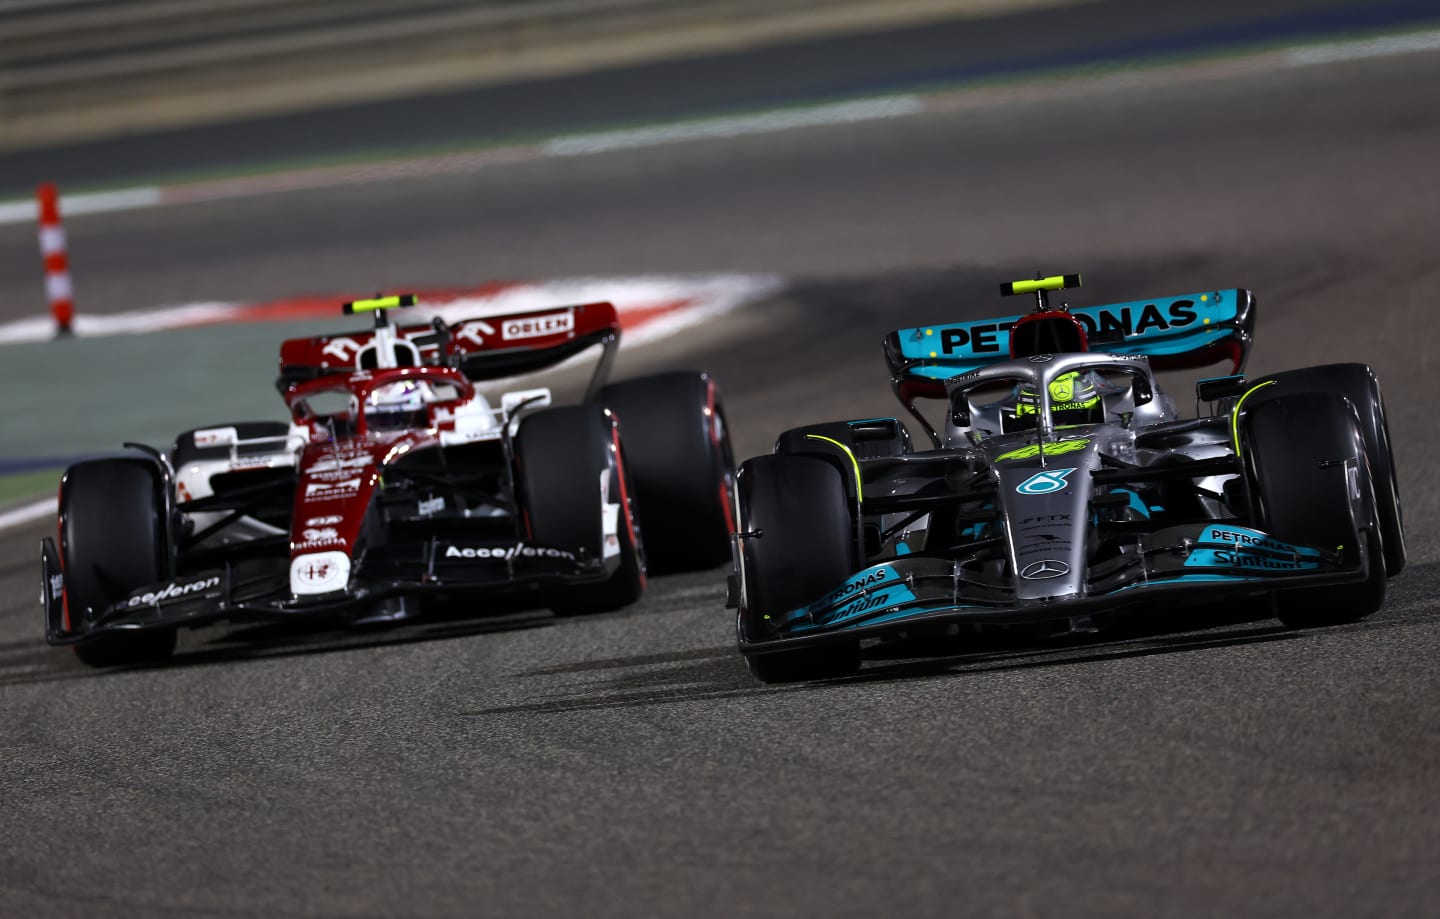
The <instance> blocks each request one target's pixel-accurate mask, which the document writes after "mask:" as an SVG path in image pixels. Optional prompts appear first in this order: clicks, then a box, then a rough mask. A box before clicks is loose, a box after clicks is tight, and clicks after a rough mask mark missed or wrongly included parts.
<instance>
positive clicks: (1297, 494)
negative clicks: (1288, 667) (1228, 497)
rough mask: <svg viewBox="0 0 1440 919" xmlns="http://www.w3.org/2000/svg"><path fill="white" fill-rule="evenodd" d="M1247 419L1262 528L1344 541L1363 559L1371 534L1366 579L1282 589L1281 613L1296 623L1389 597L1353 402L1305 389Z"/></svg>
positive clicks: (1334, 544)
mask: <svg viewBox="0 0 1440 919" xmlns="http://www.w3.org/2000/svg"><path fill="white" fill-rule="evenodd" d="M1244 421H1245V429H1246V438H1245V440H1246V444H1245V451H1246V458H1245V462H1246V464H1247V466H1248V467H1249V470H1250V472H1249V474H1250V476H1251V493H1252V498H1253V500H1254V501H1255V504H1256V510H1257V512H1258V515H1259V518H1260V519H1259V524H1260V528H1261V529H1262V530H1264V531H1265V532H1267V533H1269V534H1271V535H1273V536H1275V537H1276V538H1278V539H1282V540H1285V541H1288V542H1296V543H1301V544H1306V545H1314V546H1320V547H1322V548H1327V549H1340V550H1341V552H1342V555H1348V556H1349V557H1351V558H1356V559H1358V557H1359V551H1360V544H1359V543H1358V542H1357V540H1363V541H1364V545H1365V546H1366V549H1367V551H1369V552H1370V558H1371V559H1372V563H1371V565H1370V571H1369V575H1368V577H1367V578H1366V579H1365V580H1364V581H1360V582H1357V583H1353V584H1344V585H1338V586H1331V587H1325V588H1312V589H1300V590H1285V591H1280V592H1279V593H1278V594H1277V596H1276V598H1275V602H1276V615H1277V616H1278V617H1279V619H1280V621H1281V622H1283V623H1284V624H1285V625H1287V626H1289V627H1291V628H1310V627H1316V626H1327V625H1337V624H1340V623H1344V622H1354V621H1357V620H1360V619H1364V618H1365V617H1366V616H1369V615H1370V614H1371V613H1373V612H1375V611H1376V610H1377V609H1379V608H1380V605H1381V603H1383V602H1384V600H1385V577H1386V576H1385V566H1384V562H1383V560H1382V558H1381V557H1380V556H1379V553H1378V550H1379V542H1380V540H1379V539H1377V538H1376V536H1375V534H1374V532H1373V528H1374V527H1375V526H1376V525H1377V524H1376V522H1375V521H1374V519H1373V518H1374V510H1373V499H1372V498H1371V497H1370V493H1372V492H1373V488H1372V486H1373V482H1372V476H1371V475H1370V471H1369V465H1368V463H1367V459H1366V455H1365V441H1364V436H1363V433H1362V431H1361V427H1360V423H1359V420H1358V419H1357V418H1356V415H1355V410H1354V407H1353V405H1352V404H1351V403H1350V401H1349V400H1348V399H1346V398H1344V397H1342V396H1339V395H1336V394H1333V393H1324V392H1321V393H1301V394H1295V395H1289V396H1282V397H1278V398H1275V399H1272V400H1269V401H1267V402H1263V403H1261V404H1260V405H1258V406H1256V407H1254V408H1247V410H1246V413H1245V418H1244ZM1346 460H1351V461H1354V462H1358V464H1359V480H1360V487H1361V492H1362V499H1363V501H1362V504H1361V508H1360V516H1359V519H1358V521H1357V516H1356V511H1355V509H1354V505H1353V503H1352V500H1351V497H1350V472H1349V471H1348V469H1347V465H1346V463H1345V462H1344V461H1346ZM1357 522H1358V525H1359V527H1360V528H1361V529H1360V531H1359V532H1358V533H1357V530H1356V525H1357ZM1342 547H1346V548H1342ZM1347 549H1348V551H1347Z"/></svg>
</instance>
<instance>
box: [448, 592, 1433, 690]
mask: <svg viewBox="0 0 1440 919" xmlns="http://www.w3.org/2000/svg"><path fill="white" fill-rule="evenodd" d="M1437 582H1440V564H1425V565H1412V566H1410V568H1408V569H1407V570H1406V572H1405V573H1404V574H1403V575H1402V576H1401V577H1400V578H1398V579H1396V580H1394V581H1392V582H1391V584H1390V597H1389V599H1388V601H1387V603H1386V605H1385V607H1384V608H1382V609H1381V610H1380V612H1378V613H1377V614H1376V615H1375V616H1374V617H1372V618H1370V619H1367V620H1364V621H1362V622H1357V623H1352V624H1349V625H1340V626H1331V627H1327V628H1321V629H1305V630H1294V629H1289V628H1286V627H1285V626H1282V625H1280V624H1279V623H1278V622H1277V621H1276V620H1274V619H1273V618H1271V617H1270V615H1269V609H1268V607H1265V606H1248V607H1242V606H1237V607H1231V608H1227V609H1226V610H1222V611H1199V612H1179V613H1165V614H1163V616H1161V615H1156V616H1152V617H1148V618H1146V617H1137V618H1132V619H1129V620H1126V621H1123V622H1120V623H1117V624H1116V625H1115V626H1114V627H1113V628H1111V629H1109V630H1107V631H1106V632H1104V633H1100V634H1095V635H1089V636H1077V637H1070V638H1060V639H1048V640H1039V639H1036V638H1034V637H1028V636H1025V635H1023V634H1021V633H1018V632H996V633H994V634H993V635H981V636H967V637H964V638H947V639H939V640H936V639H930V640H925V641H920V640H912V641H898V642H890V643H886V644H881V645H877V646H874V647H871V648H867V649H866V651H865V654H864V659H865V662H866V664H865V666H864V667H863V668H862V669H861V670H860V672H859V673H857V674H855V675H853V676H849V677H844V678H841V679H835V680H827V681H820V682H815V683H797V684H791V685H778V686H767V685H764V684H761V683H759V682H756V681H755V680H754V679H753V678H752V677H751V676H750V674H749V673H748V671H747V670H746V668H745V665H744V663H743V661H742V660H741V658H740V655H739V654H738V653H737V652H736V650H735V648H734V647H733V646H731V645H725V646H722V647H713V648H698V649H694V650H689V651H680V652H674V653H658V654H641V655H635V656H633V657H618V658H605V659H600V660H588V661H578V662H575V663H572V664H565V665H557V666H553V667H545V668H541V669H535V670H528V671H525V672H522V673H519V674H517V675H516V677H517V678H519V679H533V678H537V677H554V676H567V675H568V676H577V677H585V676H590V677H595V678H596V679H592V680H588V681H586V682H584V683H582V684H579V685H575V686H573V687H570V688H567V689H565V690H562V691H561V692H559V693H557V694H555V695H552V696H551V697H549V698H545V699H537V700H535V701H532V702H526V703H522V704H518V705H507V706H498V707H494V708H487V709H478V710H471V711H466V712H462V715H468V716H473V717H484V716H490V715H497V714H559V713H566V712H577V711H589V710H604V709H624V708H643V707H648V706H654V705H665V704H671V703H676V702H695V701H706V700H713V699H729V698H735V697H742V696H756V695H769V694H774V693H788V692H810V691H815V690H817V689H822V688H834V687H836V686H843V685H845V684H860V683H883V682H890V681H906V680H916V679H944V678H953V677H957V676H977V677H978V676H983V675H986V674H991V673H1006V672H1014V671H1020V670H1035V669H1045V668H1055V667H1068V666H1085V665H1089V664H1101V663H1107V662H1110V661H1117V660H1127V659H1138V658H1145V657H1156V656H1161V655H1170V654H1187V653H1192V652H1203V651H1213V650H1217V649H1223V648H1230V647H1245V646H1252V645H1260V644H1271V643H1283V642H1292V641H1309V640H1326V639H1327V638H1336V637H1339V636H1343V635H1346V634H1349V633H1353V632H1361V631H1375V630H1390V629H1397V628H1412V627H1416V626H1428V625H1433V624H1434V623H1436V622H1440V605H1437V604H1436V603H1435V602H1434V600H1433V597H1434V595H1435V593H1436V590H1435V587H1436V584H1437Z"/></svg>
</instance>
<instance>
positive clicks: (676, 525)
mask: <svg viewBox="0 0 1440 919" xmlns="http://www.w3.org/2000/svg"><path fill="white" fill-rule="evenodd" d="M600 401H601V403H602V404H603V405H604V406H605V407H606V408H608V409H610V410H611V411H613V412H614V413H615V415H616V417H617V418H619V420H620V435H621V438H622V439H623V440H624V443H625V455H626V460H627V461H628V463H629V465H630V472H631V475H632V476H633V477H634V481H635V492H636V494H635V503H636V506H637V507H638V509H639V511H640V515H641V518H642V520H643V521H644V525H645V541H646V545H647V547H648V550H649V554H648V556H647V562H648V564H649V567H650V571H651V572H652V573H655V574H666V573H671V572H679V571H700V570H704V569H708V568H714V567H715V566H716V565H719V564H722V563H724V562H726V561H729V559H730V533H731V532H732V531H733V530H734V526H733V523H732V521H731V515H732V513H733V512H732V509H731V508H732V492H733V489H734V470H735V458H734V454H733V452H732V451H731V448H730V434H729V431H728V429H727V428H726V426H725V409H724V407H723V406H722V405H721V403H720V398H719V393H718V390H717V387H716V385H715V381H714V380H712V379H711V378H710V377H709V376H708V375H706V374H704V373H696V372H693V371H678V372H674V373H661V374H654V375H652V376H646V377H639V378H637V379H633V380H625V381H623V382H620V383H613V384H611V385H609V386H606V387H605V388H604V389H603V390H601V393H600Z"/></svg>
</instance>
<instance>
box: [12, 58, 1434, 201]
mask: <svg viewBox="0 0 1440 919" xmlns="http://www.w3.org/2000/svg"><path fill="white" fill-rule="evenodd" d="M1436 50H1440V30H1434V29H1432V30H1428V31H1423V32H1412V33H1409V34H1402V35H1391V36H1384V37H1380V38H1362V39H1347V40H1343V41H1337V42H1328V43H1325V44H1318V45H1309V46H1302V47H1297V48H1290V49H1286V50H1283V51H1279V52H1276V51H1263V52H1259V53H1257V54H1255V55H1251V56H1245V57H1242V58H1240V60H1247V61H1251V62H1254V63H1255V65H1256V71H1258V72H1264V71H1267V70H1280V69H1283V68H1288V67H1304V66H1311V65H1315V64H1330V63H1335V62H1339V61H1349V60H1360V59H1364V58H1375V57H1391V56H1396V55H1402V54H1414V53H1417V52H1422V51H1436ZM1119 63H1120V64H1121V65H1123V64H1124V62H1123V61H1121V62H1119ZM1176 66H1179V67H1181V68H1183V67H1184V66H1185V62H1183V61H1181V62H1179V64H1178V65H1176ZM1251 72H1255V71H1251ZM1036 78H1037V79H1038V80H1040V81H1051V82H1054V81H1055V79H1056V77H1055V75H1053V74H1049V75H1047V74H1038V75H1037V77H1036ZM1062 79H1063V78H1062ZM1173 79H1174V77H1173V75H1172V76H1170V77H1167V78H1165V80H1166V81H1167V82H1168V81H1171V80H1173ZM1144 81H1145V77H1144V76H1143V75H1139V76H1136V75H1129V74H1127V75H1126V79H1125V80H1123V81H1121V82H1122V83H1123V85H1126V86H1130V85H1136V84H1139V83H1143V82H1144ZM1115 85H1116V84H1115V82H1114V81H1110V82H1108V83H1107V82H1106V81H1105V80H1104V79H1101V80H1100V81H1097V82H1094V83H1092V84H1091V86H1092V88H1098V89H1102V90H1103V89H1111V88H1114V86H1115ZM966 91H967V90H966V88H965V87H963V86H961V87H957V88H955V89H950V90H943V91H941V92H940V95H943V96H953V95H954V94H955V93H957V92H966ZM978 91H979V92H984V91H985V90H983V89H981V90H978ZM929 100H930V97H928V96H924V95H902V96H880V97H875V98H871V99H857V100H852V101H848V102H836V103H829V104H825V105H818V106H813V107H810V108H796V109H786V110H782V111H776V112H761V113H759V114H754V115H736V116H730V117H724V118H708V119H701V120H695V121H681V122H676V123H673V124H659V125H653V126H649V127H643V128H635V129H631V130H622V131H603V132H598V133H593V134H573V135H566V136H562V137H556V138H553V139H551V140H548V141H546V142H544V143H542V144H540V145H538V146H533V147H532V146H514V147H498V148H490V149H486V150H477V151H469V152H464V153H458V154H445V155H442V156H432V157H418V158H412V159H404V160H396V161H392V162H379V163H373V164H361V165H358V166H327V167H318V168H314V169H307V170H297V171H294V172H282V173H268V174H262V175H258V176H242V177H239V178H236V179H220V180H216V181H213V182H194V183H187V184H183V185H171V186H143V187H139V188H125V189H119V190H117V191H107V192H97V193H92V194H79V195H65V196H64V197H63V198H62V199H61V210H62V213H63V214H64V215H65V216H67V217H70V216H79V215H82V214H100V213H105V212H107V211H122V210H131V209H134V208H145V207H156V206H160V205H165V204H182V203H186V202H190V201H205V200H216V199H221V198H238V197H247V196H250V195H262V194H267V193H270V192H274V191H278V190H285V189H295V188H323V187H329V186H332V185H337V184H356V183H364V182H373V181H386V180H389V179H393V178H397V177H408V176H424V175H435V174H450V173H455V172H469V171H474V170H478V169H484V168H488V167H490V166H494V165H499V164H504V163H514V162H521V161H526V160H536V159H548V158H551V157H560V156H588V155H590V154H595V153H606V152H610V151H614V150H629V149H635V148H640V147H651V146H656V145H659V144H669V143H677V142H681V141H691V140H706V139H717V138H728V137H741V136H746V135H757V134H770V133H774V132H777V131H789V130H794V129H797V128H809V127H819V126H824V125H836V124H853V123H857V122H862V121H875V120H879V119H884V118H895V117H900V116H904V115H914V114H918V113H920V112H924V111H928V110H929V109H930V108H931V107H932V106H931V105H930V101H929ZM950 107H952V106H942V108H950ZM34 219H35V202H34V201H30V200H19V201H0V224H6V223H25V222H29V221H33V220H34Z"/></svg>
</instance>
